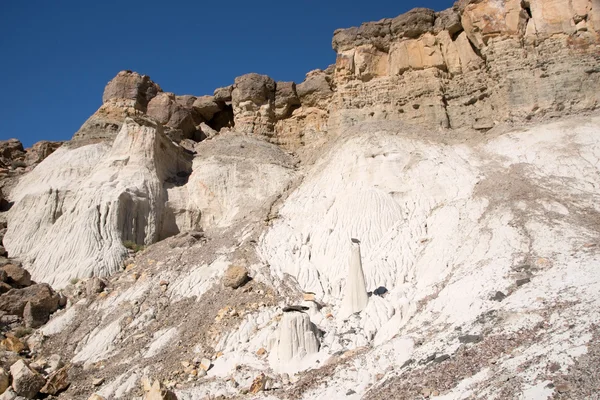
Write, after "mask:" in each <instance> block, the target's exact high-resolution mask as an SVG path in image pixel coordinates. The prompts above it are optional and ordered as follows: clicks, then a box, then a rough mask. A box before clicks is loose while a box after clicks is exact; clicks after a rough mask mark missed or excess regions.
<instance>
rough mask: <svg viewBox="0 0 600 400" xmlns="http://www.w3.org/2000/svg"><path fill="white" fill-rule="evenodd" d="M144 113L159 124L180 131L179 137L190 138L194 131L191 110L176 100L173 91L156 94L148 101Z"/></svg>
mask: <svg viewBox="0 0 600 400" xmlns="http://www.w3.org/2000/svg"><path fill="white" fill-rule="evenodd" d="M146 114H147V115H148V116H149V117H151V118H153V119H154V120H156V121H158V123H160V124H161V125H165V126H167V127H169V128H172V129H174V130H178V131H180V132H181V138H191V137H193V134H194V132H195V131H196V126H195V125H194V120H193V118H192V113H191V110H190V109H189V108H186V107H184V106H182V105H181V104H180V103H179V102H177V99H176V97H175V95H174V94H173V93H164V92H162V93H159V94H158V95H156V96H155V97H154V98H153V99H152V100H150V102H149V103H148V110H147V112H146ZM179 140H181V139H179ZM179 140H177V141H179Z"/></svg>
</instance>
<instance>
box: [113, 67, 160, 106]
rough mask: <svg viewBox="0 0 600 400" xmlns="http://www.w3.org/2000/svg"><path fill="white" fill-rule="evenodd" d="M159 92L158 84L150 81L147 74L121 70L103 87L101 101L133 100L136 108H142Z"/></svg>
mask: <svg viewBox="0 0 600 400" xmlns="http://www.w3.org/2000/svg"><path fill="white" fill-rule="evenodd" d="M160 92H162V90H161V88H160V86H158V85H157V84H156V83H154V82H152V80H151V79H150V77H149V76H147V75H140V74H138V73H137V72H132V71H121V72H119V73H118V74H117V76H115V77H114V78H113V79H112V80H111V81H110V82H109V83H108V85H106V87H105V88H104V94H103V95H102V102H103V103H108V102H109V101H110V100H115V99H121V100H133V101H134V103H133V106H134V107H135V108H136V109H140V110H144V109H145V108H146V107H147V106H148V103H149V102H150V100H152V99H153V98H154V97H155V96H156V95H157V94H158V93H160Z"/></svg>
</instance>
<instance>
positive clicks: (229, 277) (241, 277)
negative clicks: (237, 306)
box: [223, 265, 249, 289]
mask: <svg viewBox="0 0 600 400" xmlns="http://www.w3.org/2000/svg"><path fill="white" fill-rule="evenodd" d="M248 279H249V277H248V270H247V269H246V267H244V266H243V265H232V266H231V267H229V268H228V269H227V271H225V275H224V276H223V285H225V287H230V288H232V289H237V288H239V287H240V286H242V285H244V283H246V282H248Z"/></svg>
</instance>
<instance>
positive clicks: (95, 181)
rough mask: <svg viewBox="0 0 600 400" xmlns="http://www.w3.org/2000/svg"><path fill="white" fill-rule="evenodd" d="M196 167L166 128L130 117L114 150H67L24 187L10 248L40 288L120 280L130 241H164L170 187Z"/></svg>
mask: <svg viewBox="0 0 600 400" xmlns="http://www.w3.org/2000/svg"><path fill="white" fill-rule="evenodd" d="M190 167H191V165H190V161H189V160H186V159H185V158H184V157H183V156H182V152H181V149H179V148H178V147H176V146H175V145H174V144H173V143H172V142H171V141H170V140H169V139H168V138H167V137H166V136H165V135H163V133H162V129H161V128H160V127H159V126H157V125H155V124H154V123H153V122H150V121H149V120H145V119H141V118H136V119H135V120H134V119H131V118H128V119H127V120H126V121H125V123H124V124H123V127H122V128H121V131H120V132H119V134H118V135H117V137H116V139H115V141H114V143H113V144H112V147H109V146H107V145H106V144H94V145H88V146H84V147H81V148H76V149H70V148H67V147H62V148H61V149H60V151H57V152H55V153H53V154H52V155H51V156H50V157H48V158H46V159H45V160H44V161H43V162H42V163H41V164H40V165H39V167H38V168H36V169H35V170H34V171H32V172H31V173H30V174H28V175H27V176H26V177H25V178H24V179H23V180H22V181H21V182H20V183H19V185H18V187H17V188H16V189H15V190H14V192H13V199H14V201H15V205H14V206H13V208H12V209H11V211H10V214H9V217H8V219H9V226H10V228H9V230H8V232H7V234H6V237H5V239H4V243H5V246H6V248H7V249H8V251H9V252H10V253H11V255H12V256H14V257H21V258H23V260H24V261H25V265H26V266H27V268H28V269H29V271H30V272H31V275H32V277H33V278H34V279H35V280H36V281H42V282H48V283H51V284H53V285H55V286H58V287H60V286H63V285H65V284H66V283H68V281H69V280H70V279H71V278H85V277H90V276H106V275H109V274H111V273H114V272H116V271H118V270H119V268H120V266H121V261H122V259H123V258H124V256H125V255H126V254H127V250H126V249H125V247H124V246H123V242H124V241H133V242H135V243H137V244H141V245H147V244H150V243H153V242H155V241H157V240H159V239H161V238H162V237H164V236H165V232H164V228H165V227H166V226H168V224H169V221H168V220H167V219H168V216H169V214H168V213H166V212H165V203H166V201H167V191H166V185H167V183H166V182H167V181H168V180H171V179H174V178H175V177H176V176H177V173H181V172H188V171H189V170H190Z"/></svg>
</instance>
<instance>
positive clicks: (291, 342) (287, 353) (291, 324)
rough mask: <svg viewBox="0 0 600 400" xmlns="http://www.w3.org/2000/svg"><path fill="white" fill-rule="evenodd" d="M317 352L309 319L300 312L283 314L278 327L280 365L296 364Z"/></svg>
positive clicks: (315, 337) (315, 338)
mask: <svg viewBox="0 0 600 400" xmlns="http://www.w3.org/2000/svg"><path fill="white" fill-rule="evenodd" d="M318 351H319V340H318V339H317V336H316V329H315V326H314V324H313V323H312V322H310V317H309V316H308V314H305V313H304V312H301V311H292V310H290V311H288V312H284V313H283V318H282V319H281V323H280V325H279V341H278V343H277V355H278V356H279V361H280V362H281V363H282V365H284V364H286V363H290V362H294V361H295V362H298V361H300V360H302V358H304V357H306V356H307V355H310V354H314V353H316V352H318Z"/></svg>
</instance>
